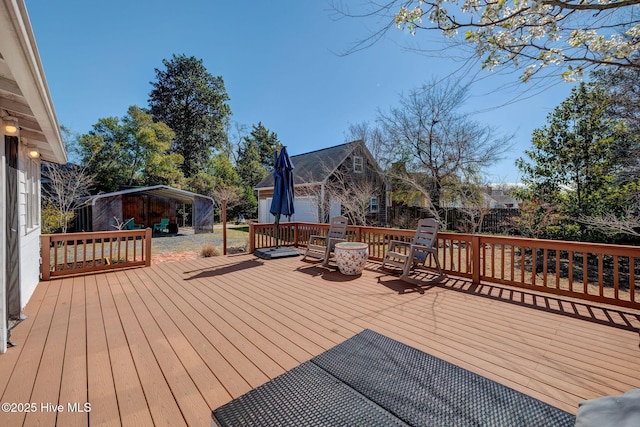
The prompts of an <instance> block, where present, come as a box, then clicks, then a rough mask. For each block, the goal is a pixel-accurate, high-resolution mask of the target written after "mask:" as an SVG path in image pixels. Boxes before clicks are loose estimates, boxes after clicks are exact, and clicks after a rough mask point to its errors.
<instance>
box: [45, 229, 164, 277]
mask: <svg viewBox="0 0 640 427" xmlns="http://www.w3.org/2000/svg"><path fill="white" fill-rule="evenodd" d="M151 235H152V232H151V229H150V228H147V229H144V230H134V231H96V232H90V233H65V234H43V235H42V236H41V257H42V263H41V265H40V274H41V277H42V280H50V279H51V278H52V277H61V276H70V275H76V274H86V273H94V272H97V271H102V270H113V269H121V268H129V267H136V266H147V267H148V266H150V265H151Z"/></svg>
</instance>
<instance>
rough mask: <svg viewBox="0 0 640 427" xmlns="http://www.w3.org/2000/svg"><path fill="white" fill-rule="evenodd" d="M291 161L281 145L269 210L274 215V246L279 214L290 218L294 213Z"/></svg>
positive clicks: (278, 225) (277, 242)
mask: <svg viewBox="0 0 640 427" xmlns="http://www.w3.org/2000/svg"><path fill="white" fill-rule="evenodd" d="M293 167H294V166H293V163H291V159H290V158H289V155H288V154H287V148H286V147H282V149H281V150H280V154H279V155H278V157H277V158H276V161H275V163H274V171H273V180H274V183H273V199H272V200H271V209H269V212H271V214H272V215H273V216H274V217H275V228H276V247H278V245H279V240H280V216H281V215H284V216H286V217H288V219H291V215H293V214H294V213H295V208H294V207H293V199H294V194H293V192H294V190H293Z"/></svg>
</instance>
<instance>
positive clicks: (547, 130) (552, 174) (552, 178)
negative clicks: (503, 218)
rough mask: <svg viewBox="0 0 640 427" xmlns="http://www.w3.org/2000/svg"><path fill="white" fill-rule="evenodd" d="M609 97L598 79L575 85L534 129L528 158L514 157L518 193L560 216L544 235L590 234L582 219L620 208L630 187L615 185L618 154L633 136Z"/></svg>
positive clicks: (620, 162)
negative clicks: (518, 173)
mask: <svg viewBox="0 0 640 427" xmlns="http://www.w3.org/2000/svg"><path fill="white" fill-rule="evenodd" d="M609 103H610V98H609V96H608V94H607V92H606V91H604V90H603V89H602V87H601V86H599V85H598V84H596V83H593V84H589V85H587V84H584V83H583V84H581V85H580V86H579V87H577V88H575V89H574V90H573V91H572V93H571V95H570V96H569V98H568V99H567V100H565V101H564V102H563V103H562V104H561V105H560V106H559V107H557V108H556V109H555V110H554V112H553V113H552V114H551V115H550V116H549V118H548V124H547V125H546V126H545V127H543V128H541V129H536V130H535V131H534V133H533V138H532V143H533V148H532V149H531V150H527V151H525V154H526V155H527V156H528V157H529V159H530V160H529V161H527V160H525V159H523V158H520V159H518V161H517V162H516V164H517V166H518V168H519V169H520V171H521V173H522V181H523V182H524V183H525V184H527V188H526V190H524V191H521V194H520V197H523V198H524V199H525V200H527V201H529V202H532V203H534V204H536V205H539V206H552V207H554V209H557V211H558V212H559V213H560V214H561V215H562V217H563V218H564V221H563V222H562V223H561V224H558V225H557V226H554V228H549V229H548V230H547V231H548V233H547V234H546V237H556V238H569V239H588V238H592V237H593V236H591V237H590V236H588V235H587V234H586V232H587V230H586V228H585V226H584V224H582V222H581V219H583V218H585V217H588V216H594V215H603V214H605V213H608V212H615V211H616V210H622V209H624V207H625V205H626V203H627V201H628V199H629V187H627V186H620V185H618V177H619V176H620V174H621V173H622V172H623V169H624V160H623V159H622V158H620V156H619V153H620V152H621V151H622V152H624V151H626V150H628V149H629V148H630V147H631V145H632V143H633V140H634V137H633V135H631V133H630V132H629V130H628V128H627V126H626V125H625V122H624V121H622V120H620V119H618V118H616V117H612V116H611V115H610V114H609V111H610V110H609V109H608V106H609Z"/></svg>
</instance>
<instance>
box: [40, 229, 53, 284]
mask: <svg viewBox="0 0 640 427" xmlns="http://www.w3.org/2000/svg"><path fill="white" fill-rule="evenodd" d="M40 276H41V277H42V280H51V236H49V235H47V234H43V235H42V236H40Z"/></svg>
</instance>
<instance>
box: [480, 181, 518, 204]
mask: <svg viewBox="0 0 640 427" xmlns="http://www.w3.org/2000/svg"><path fill="white" fill-rule="evenodd" d="M521 185H522V184H508V183H507V184H489V188H488V189H487V193H488V195H489V197H490V198H491V201H490V207H492V208H502V209H505V208H508V209H515V208H519V207H520V203H521V201H520V200H518V199H515V198H514V197H513V196H512V193H513V190H515V189H516V188H517V187H518V186H521Z"/></svg>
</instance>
